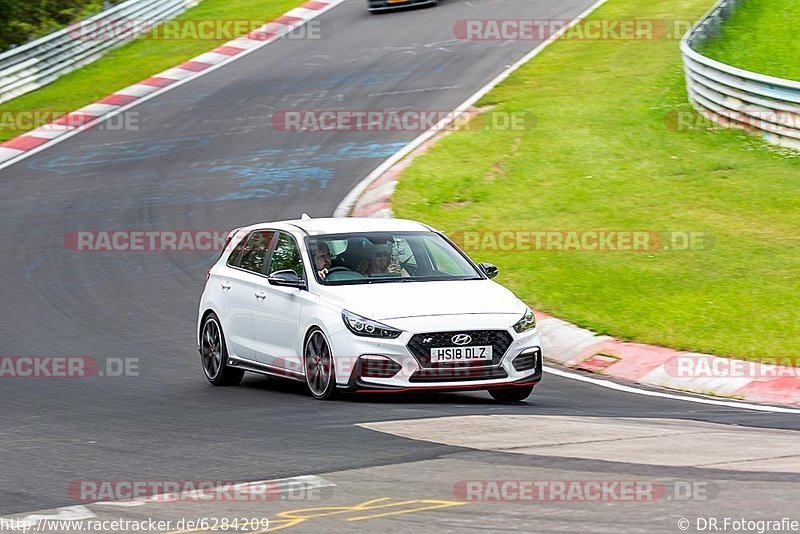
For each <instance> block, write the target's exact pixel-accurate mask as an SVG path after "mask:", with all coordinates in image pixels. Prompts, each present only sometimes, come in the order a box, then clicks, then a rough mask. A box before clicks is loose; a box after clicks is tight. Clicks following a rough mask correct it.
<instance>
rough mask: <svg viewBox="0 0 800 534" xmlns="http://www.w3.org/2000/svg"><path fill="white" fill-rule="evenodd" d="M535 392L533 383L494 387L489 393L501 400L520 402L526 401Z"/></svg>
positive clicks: (495, 398)
mask: <svg viewBox="0 0 800 534" xmlns="http://www.w3.org/2000/svg"><path fill="white" fill-rule="evenodd" d="M531 393H533V385H530V386H510V387H504V388H493V389H490V390H489V395H491V396H492V398H493V399H494V400H496V401H499V402H519V401H524V400H525V399H527V398H528V397H530V396H531Z"/></svg>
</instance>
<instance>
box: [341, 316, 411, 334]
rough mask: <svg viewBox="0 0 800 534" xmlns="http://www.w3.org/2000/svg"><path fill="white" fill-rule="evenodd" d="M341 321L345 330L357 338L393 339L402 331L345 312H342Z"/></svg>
mask: <svg viewBox="0 0 800 534" xmlns="http://www.w3.org/2000/svg"><path fill="white" fill-rule="evenodd" d="M342 320H343V321H344V325H345V326H346V327H347V329H348V330H350V331H351V332H352V333H354V334H355V335H357V336H364V337H380V338H385V339H394V338H396V337H400V334H401V333H402V331H401V330H398V329H397V328H392V327H391V326H387V325H385V324H383V323H379V322H378V321H373V320H372V319H367V318H366V317H361V316H360V315H356V314H355V313H353V312H349V311H347V310H344V311H343V312H342Z"/></svg>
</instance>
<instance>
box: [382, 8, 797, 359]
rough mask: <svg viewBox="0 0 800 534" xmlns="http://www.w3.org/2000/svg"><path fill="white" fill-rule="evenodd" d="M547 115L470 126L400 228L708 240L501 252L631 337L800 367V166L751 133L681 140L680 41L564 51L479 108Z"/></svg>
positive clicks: (558, 306) (401, 194) (560, 296)
mask: <svg viewBox="0 0 800 534" xmlns="http://www.w3.org/2000/svg"><path fill="white" fill-rule="evenodd" d="M711 4H712V0H610V1H609V2H608V3H607V4H605V5H604V6H603V7H601V8H600V9H599V10H597V11H596V12H595V13H594V14H593V15H592V18H595V19H606V20H607V19H637V18H639V19H658V18H663V19H667V20H687V19H688V20H697V19H699V17H701V16H702V14H703V13H704V12H705V11H706V10H707V9H708V8H709V7H710V6H711ZM479 105H482V106H494V110H495V111H507V112H511V111H526V112H532V113H534V114H535V115H536V116H537V119H538V122H537V125H536V127H535V128H533V129H530V130H526V131H488V132H487V131H461V132H456V133H454V134H452V135H449V136H446V137H444V138H442V139H441V140H440V142H439V143H438V144H437V145H435V146H434V147H433V149H432V150H431V151H429V152H428V153H426V154H424V155H422V156H420V157H418V158H417V159H416V160H415V161H414V162H413V164H412V165H411V166H410V167H409V168H408V169H407V170H406V171H405V173H404V174H403V177H402V180H401V182H400V184H399V186H398V188H397V191H396V193H395V195H394V199H393V208H394V210H395V213H396V216H398V217H408V218H414V219H421V220H423V221H426V222H428V223H430V224H432V225H434V226H437V227H439V228H440V229H442V230H444V231H446V232H448V233H451V234H452V233H456V232H460V231H467V230H478V231H481V230H483V231H493V230H523V231H524V230H581V229H616V230H649V231H668V230H678V231H693V232H705V233H706V234H710V235H711V236H713V248H710V249H707V250H694V251H689V252H686V251H684V252H679V251H661V252H650V253H632V252H629V253H613V252H604V253H598V252H557V251H555V252H553V251H547V252H542V251H539V252H522V251H510V252H497V251H490V250H484V251H480V252H473V253H471V255H472V256H473V257H474V258H475V259H477V260H480V261H489V262H493V263H496V264H497V265H498V266H499V267H500V276H499V278H498V280H499V281H500V282H501V283H503V284H506V285H508V286H509V287H511V288H512V289H513V290H514V291H515V292H516V293H517V294H518V295H519V296H520V297H521V298H523V300H525V301H526V302H528V303H529V304H531V305H532V306H534V307H535V308H537V309H539V310H541V311H544V312H548V313H551V314H553V315H555V316H558V317H562V318H564V319H566V320H569V321H572V322H574V323H577V324H579V325H581V326H584V327H589V328H592V329H594V330H596V331H598V332H600V333H607V334H612V335H615V336H618V337H621V338H623V339H627V340H637V341H641V342H646V343H655V344H661V345H666V346H671V347H675V348H678V349H688V350H697V351H704V352H710V353H715V354H719V355H737V356H744V357H754V358H763V357H797V356H798V355H800V240H799V239H798V237H797V236H798V235H799V233H800V158H798V157H797V154H795V153H790V152H787V151H784V150H779V149H776V148H773V147H769V146H767V145H765V144H764V143H763V142H762V141H761V140H760V139H759V138H757V137H753V136H750V135H748V134H745V133H742V132H740V131H731V130H727V131H714V130H701V131H697V130H692V131H678V130H677V129H675V128H669V127H668V126H667V124H669V123H670V122H671V121H669V120H665V117H668V116H670V114H671V113H674V112H676V111H687V110H690V109H691V108H690V106H689V104H688V103H687V98H686V93H685V87H684V78H683V72H682V67H681V59H680V53H679V49H678V41H677V40H650V41H578V40H566V41H560V42H556V43H555V44H553V45H552V46H550V47H549V48H547V49H546V50H545V51H544V52H543V53H542V54H541V55H540V56H538V57H537V58H536V59H534V60H533V61H532V62H530V63H528V64H527V65H525V66H524V67H522V68H521V69H520V70H518V71H517V72H516V73H515V74H513V75H512V76H511V77H510V78H509V79H507V80H506V81H505V82H504V83H502V84H501V85H500V86H499V87H497V88H496V89H495V90H493V91H492V92H490V93H489V94H488V95H487V96H486V97H484V98H483V100H482V102H480V103H479Z"/></svg>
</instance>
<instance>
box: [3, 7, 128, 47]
mask: <svg viewBox="0 0 800 534" xmlns="http://www.w3.org/2000/svg"><path fill="white" fill-rule="evenodd" d="M121 1H122V0H111V1H109V2H108V3H109V4H118V3H120V2H121ZM104 6H105V2H104V0H0V51H4V50H8V49H9V48H11V47H12V46H16V45H20V44H24V43H26V42H28V40H29V39H31V38H37V37H41V36H43V35H46V34H48V33H50V32H53V31H55V30H58V29H60V28H63V27H65V26H67V25H68V24H70V23H71V22H75V21H77V20H80V19H82V18H84V17H87V16H90V15H92V14H94V13H99V12H100V11H102V10H103V8H104Z"/></svg>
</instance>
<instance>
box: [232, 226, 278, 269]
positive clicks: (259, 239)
mask: <svg viewBox="0 0 800 534" xmlns="http://www.w3.org/2000/svg"><path fill="white" fill-rule="evenodd" d="M273 237H275V232H273V231H271V230H265V231H259V232H253V233H252V234H250V238H249V239H248V240H247V244H246V245H245V246H244V250H242V261H241V264H240V266H241V268H242V269H246V270H248V271H252V272H254V273H258V274H262V273H263V272H264V267H265V263H266V261H267V254H268V253H269V246H270V245H271V244H272V238H273Z"/></svg>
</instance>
